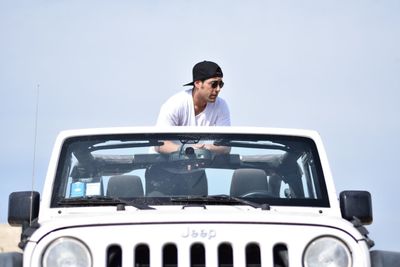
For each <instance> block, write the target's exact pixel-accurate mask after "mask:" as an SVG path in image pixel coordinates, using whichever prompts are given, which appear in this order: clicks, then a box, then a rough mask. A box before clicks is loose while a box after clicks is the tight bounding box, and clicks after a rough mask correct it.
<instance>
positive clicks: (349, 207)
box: [340, 191, 373, 224]
mask: <svg viewBox="0 0 400 267" xmlns="http://www.w3.org/2000/svg"><path fill="white" fill-rule="evenodd" d="M340 210H341V212H342V217H343V218H344V219H346V220H348V221H352V220H353V219H354V217H356V218H357V219H359V220H360V221H361V223H362V224H371V223H372V220H373V218H372V201H371V194H370V193H369V192H368V191H343V192H341V193H340Z"/></svg>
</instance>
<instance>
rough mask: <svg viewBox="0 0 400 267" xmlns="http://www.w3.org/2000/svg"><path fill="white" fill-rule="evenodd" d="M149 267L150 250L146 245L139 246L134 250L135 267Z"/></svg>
mask: <svg viewBox="0 0 400 267" xmlns="http://www.w3.org/2000/svg"><path fill="white" fill-rule="evenodd" d="M149 266H150V249H149V247H148V246H147V245H145V244H141V245H138V246H137V247H136V248H135V267H149Z"/></svg>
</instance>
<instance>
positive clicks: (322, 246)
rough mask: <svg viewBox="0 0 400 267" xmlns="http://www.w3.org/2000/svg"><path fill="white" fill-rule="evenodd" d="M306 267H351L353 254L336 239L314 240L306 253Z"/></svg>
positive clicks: (304, 260) (304, 259)
mask: <svg viewBox="0 0 400 267" xmlns="http://www.w3.org/2000/svg"><path fill="white" fill-rule="evenodd" d="M303 262H304V266H305V267H350V266H351V265H352V263H351V254H350V250H349V249H348V247H347V246H346V245H345V244H344V243H343V242H342V241H340V240H339V239H337V238H334V237H321V238H318V239H315V240H313V241H312V242H311V243H310V244H309V245H308V246H307V248H306V250H305V251H304V258H303Z"/></svg>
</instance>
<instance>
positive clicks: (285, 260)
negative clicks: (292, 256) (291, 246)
mask: <svg viewBox="0 0 400 267" xmlns="http://www.w3.org/2000/svg"><path fill="white" fill-rule="evenodd" d="M273 254H274V267H288V266H289V255H288V249H287V246H286V245H284V244H276V245H275V246H274V250H273Z"/></svg>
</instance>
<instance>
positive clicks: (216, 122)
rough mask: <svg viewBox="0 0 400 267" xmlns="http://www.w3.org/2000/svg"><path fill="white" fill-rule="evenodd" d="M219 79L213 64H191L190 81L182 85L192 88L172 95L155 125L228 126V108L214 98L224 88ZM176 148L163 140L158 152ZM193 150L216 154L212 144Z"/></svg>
mask: <svg viewBox="0 0 400 267" xmlns="http://www.w3.org/2000/svg"><path fill="white" fill-rule="evenodd" d="M222 78H223V73H222V70H221V68H220V67H219V66H218V64H216V63H214V62H211V61H202V62H199V63H197V64H196V65H194V67H193V80H192V82H190V83H187V84H185V85H184V86H192V88H191V89H187V90H184V91H182V92H179V93H177V94H176V95H173V96H172V97H170V98H169V99H168V100H167V101H166V102H165V103H164V104H163V105H162V107H161V109H160V113H159V115H158V119H157V126H230V124H231V120H230V114H229V108H228V105H227V103H226V102H225V100H223V99H222V98H220V97H218V95H219V93H220V91H221V88H222V87H223V86H224V82H223V80H222ZM178 147H179V146H178V145H176V144H173V143H172V142H168V141H166V143H165V145H164V146H162V147H159V149H158V151H159V152H163V153H168V152H172V151H176V150H177V149H178ZM196 148H206V149H210V150H214V151H215V152H219V151H218V150H219V149H218V148H217V147H214V146H212V145H204V144H199V145H197V146H196ZM221 149H222V148H221ZM220 152H223V151H220Z"/></svg>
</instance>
